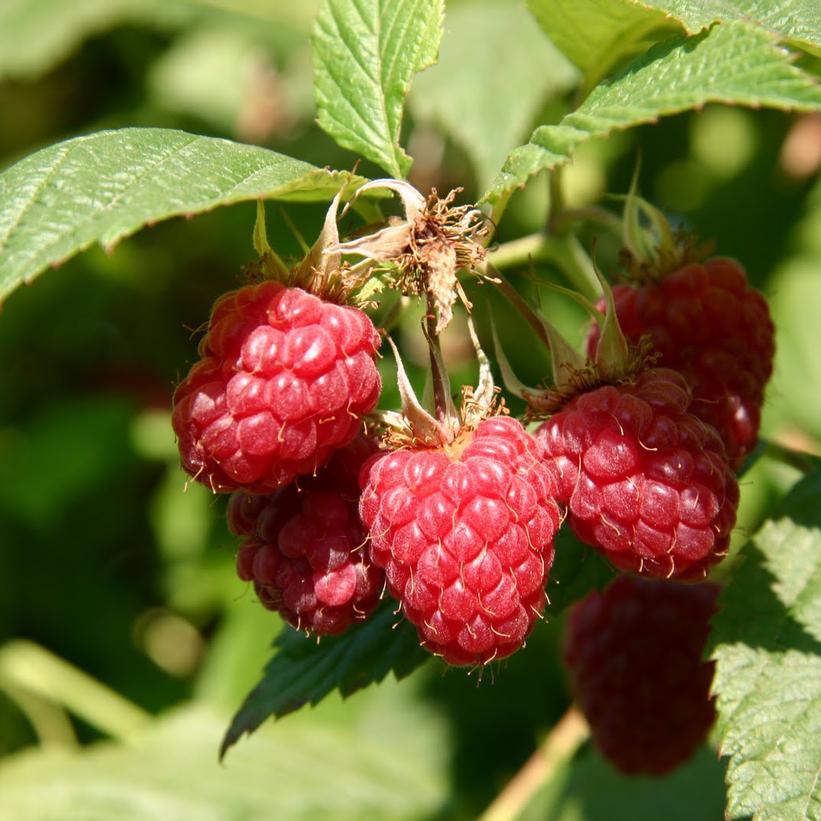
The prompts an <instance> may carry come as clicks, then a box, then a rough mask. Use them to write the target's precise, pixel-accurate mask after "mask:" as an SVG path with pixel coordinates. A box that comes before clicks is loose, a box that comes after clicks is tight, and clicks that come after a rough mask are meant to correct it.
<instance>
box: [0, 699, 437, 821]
mask: <svg viewBox="0 0 821 821" xmlns="http://www.w3.org/2000/svg"><path fill="white" fill-rule="evenodd" d="M318 718H319V717H317V719H318ZM375 718H376V719H377V720H378V719H379V718H380V716H378V715H377V716H375ZM381 718H382V719H384V718H385V716H384V715H383V716H381ZM414 718H415V719H417V720H418V718H419V716H414ZM422 718H423V719H428V716H426V715H423V716H422ZM300 719H302V717H299V718H297V719H295V720H291V721H288V722H284V723H282V724H278V725H276V727H271V728H270V729H269V730H267V731H266V732H263V733H260V734H259V735H258V736H257V737H256V738H254V740H253V741H252V742H251V743H249V744H247V745H243V747H242V748H241V749H240V750H237V752H236V754H235V756H234V757H232V759H231V765H230V766H228V767H220V766H219V764H218V763H217V759H216V748H217V744H218V741H219V734H220V731H221V727H222V724H223V722H224V717H223V716H222V714H220V713H217V712H215V711H212V710H210V709H208V708H206V707H204V706H202V705H198V706H196V705H195V706H190V707H186V708H184V709H180V710H176V711H175V712H173V713H171V714H169V715H167V716H164V717H162V718H161V719H159V720H158V721H156V722H155V723H154V725H153V726H152V727H151V728H150V730H149V731H148V732H146V733H145V734H144V735H143V736H142V737H139V738H137V739H135V740H134V741H133V742H132V743H131V744H129V745H128V746H125V745H115V744H110V743H109V744H95V745H93V746H91V747H90V748H87V749H86V750H85V751H83V752H81V753H79V754H71V753H70V752H67V751H57V750H54V749H51V750H49V749H46V750H44V751H42V752H30V753H28V754H22V755H18V756H15V757H14V758H12V759H10V760H7V761H6V762H5V763H4V764H3V766H2V767H0V818H3V819H26V821H55V819H62V820H63V821H68V819H77V821H112V819H117V821H146V819H163V820H164V821H239V820H240V819H242V821H270V819H280V818H281V819H317V818H333V819H335V821H336V819H340V820H343V821H358V819H362V818H391V819H394V818H396V819H406V818H407V819H410V818H420V817H428V816H430V815H432V814H433V813H434V812H435V810H436V808H437V807H438V805H439V804H440V802H441V801H442V800H443V799H444V798H445V784H444V780H445V776H446V772H447V770H446V768H445V767H444V766H443V765H442V763H441V762H439V761H438V760H437V756H436V755H433V756H430V757H427V756H425V755H423V754H420V752H417V751H416V750H415V749H414V746H413V745H403V744H401V742H399V743H398V739H395V738H394V739H387V738H383V737H374V736H375V735H377V736H378V734H375V733H373V732H363V730H362V728H360V727H357V726H356V725H355V724H354V725H353V726H345V725H344V724H340V723H328V720H327V718H325V719H324V720H322V721H320V720H314V717H313V716H309V715H306V716H305V717H304V720H300ZM429 723H430V722H429V720H428V722H427V724H425V725H424V726H421V727H420V728H419V731H417V728H416V727H415V726H414V725H413V724H411V723H410V722H409V721H407V722H405V724H404V726H401V722H400V727H399V728H398V729H400V730H401V731H402V732H403V733H404V734H406V735H407V734H409V735H410V736H411V737H414V736H415V735H416V736H418V735H421V734H423V733H424V734H429V731H430V730H431V729H434V731H435V730H436V728H435V727H434V728H431V727H430V726H428V725H429ZM434 734H435V732H434ZM413 740H414V741H416V738H414V739H413Z"/></svg>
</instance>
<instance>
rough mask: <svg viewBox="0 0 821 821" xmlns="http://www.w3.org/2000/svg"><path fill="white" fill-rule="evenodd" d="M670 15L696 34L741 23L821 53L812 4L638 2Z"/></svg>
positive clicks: (808, 0)
mask: <svg viewBox="0 0 821 821" xmlns="http://www.w3.org/2000/svg"><path fill="white" fill-rule="evenodd" d="M640 2H641V4H642V5H644V6H649V7H652V8H655V9H659V10H660V11H663V12H665V13H666V14H669V15H672V16H673V17H675V18H676V19H677V20H678V21H680V22H681V23H682V25H684V26H685V27H686V29H687V30H688V31H689V32H691V33H695V32H697V31H700V30H701V29H703V28H707V26H710V25H711V24H712V23H715V22H727V21H729V20H744V21H746V22H748V23H755V24H756V25H758V26H760V27H761V28H763V29H765V30H766V31H769V32H771V33H772V34H774V35H775V36H777V37H779V38H781V39H784V40H789V41H790V42H792V43H796V44H798V45H801V46H803V47H805V48H808V49H809V50H811V51H814V52H815V53H816V54H817V53H819V50H821V5H819V4H818V3H817V2H815V0H778V2H774V0H709V1H708V2H705V0H640Z"/></svg>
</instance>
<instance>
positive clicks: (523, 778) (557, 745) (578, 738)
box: [479, 706, 590, 821]
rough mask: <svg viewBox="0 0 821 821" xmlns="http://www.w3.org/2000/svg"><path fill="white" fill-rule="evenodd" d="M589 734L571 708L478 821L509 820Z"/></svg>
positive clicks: (575, 711) (577, 714) (577, 713)
mask: <svg viewBox="0 0 821 821" xmlns="http://www.w3.org/2000/svg"><path fill="white" fill-rule="evenodd" d="M589 735H590V728H589V727H588V726H587V722H586V721H585V720H584V716H583V715H582V714H581V713H580V712H579V710H578V709H577V708H576V707H575V706H571V707H570V708H569V709H568V710H567V712H566V713H565V714H564V715H563V716H562V718H561V719H559V722H558V723H557V724H556V725H555V726H554V727H553V729H552V730H551V731H550V732H549V733H548V735H547V737H546V738H545V740H544V741H543V742H542V743H541V744H540V745H539V747H537V748H536V751H535V752H534V753H533V755H532V756H531V757H530V758H529V759H528V760H527V761H526V762H525V764H524V766H523V767H522V768H521V769H520V770H519V772H517V773H516V775H514V776H513V778H512V779H511V780H510V781H509V782H508V783H507V786H505V788H504V789H503V790H502V792H500V793H499V795H497V796H496V798H495V799H494V800H493V803H492V804H491V805H490V806H489V807H488V808H487V809H486V810H485V811H484V813H482V815H481V816H480V817H479V821H512V819H514V818H518V817H519V814H520V813H521V812H522V810H523V809H524V808H525V807H526V806H527V804H528V802H529V801H530V799H531V798H532V797H533V796H534V795H535V793H536V792H537V791H538V790H539V789H540V788H541V786H542V785H543V784H544V783H545V782H547V781H548V779H549V778H550V777H551V776H552V774H553V772H554V770H555V769H556V767H557V765H558V764H560V763H561V762H562V761H563V760H565V759H566V758H569V757H570V756H571V755H573V753H575V751H576V750H577V749H578V748H579V747H580V746H581V745H582V744H583V743H584V741H585V740H586V739H587V737H588V736H589Z"/></svg>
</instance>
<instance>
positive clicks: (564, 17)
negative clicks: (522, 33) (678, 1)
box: [528, 0, 680, 89]
mask: <svg viewBox="0 0 821 821" xmlns="http://www.w3.org/2000/svg"><path fill="white" fill-rule="evenodd" d="M528 7H529V8H530V10H531V11H532V12H533V14H534V16H535V17H536V19H537V20H538V21H539V24H540V25H541V27H542V28H543V29H544V30H545V32H546V33H547V36H548V37H549V38H550V39H551V40H552V41H553V43H554V44H555V45H556V47H557V48H558V49H559V50H560V51H562V52H563V53H564V54H565V55H566V56H567V57H568V58H569V59H570V60H572V61H573V63H574V64H575V65H577V66H578V67H579V68H580V69H581V70H582V72H583V74H584V75H585V81H586V87H587V88H588V89H589V88H592V87H593V86H594V85H595V84H596V83H597V82H598V81H599V80H600V79H601V78H602V77H604V76H606V75H607V74H609V73H610V72H612V71H613V70H614V69H615V68H616V67H617V66H619V65H620V64H621V63H623V62H624V60H626V59H628V58H631V57H635V56H636V55H638V54H641V53H642V52H644V51H646V50H647V48H648V47H649V46H650V45H652V44H653V43H654V42H657V41H658V40H661V39H663V38H664V37H667V36H669V35H671V34H672V33H674V32H676V31H680V26H679V25H677V23H676V22H675V21H673V20H670V19H669V18H668V17H667V15H665V14H663V13H662V12H660V11H657V10H655V9H652V8H647V6H646V5H641V4H638V3H634V2H632V0H528Z"/></svg>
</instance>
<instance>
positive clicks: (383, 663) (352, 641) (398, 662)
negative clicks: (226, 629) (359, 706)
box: [222, 602, 432, 755]
mask: <svg viewBox="0 0 821 821" xmlns="http://www.w3.org/2000/svg"><path fill="white" fill-rule="evenodd" d="M394 606H395V605H393V604H392V603H389V602H386V603H385V604H384V605H383V606H382V607H381V608H380V610H379V611H378V612H377V613H375V614H374V615H373V616H371V618H370V619H369V620H368V621H367V622H365V623H364V624H362V625H359V626H357V627H354V628H352V629H351V630H349V631H348V632H347V633H344V634H343V635H341V636H331V637H328V636H326V637H324V638H323V639H322V640H321V641H320V642H319V643H318V644H317V642H316V639H314V638H310V637H307V636H304V635H302V634H301V633H298V632H297V631H296V630H293V629H292V628H290V627H288V628H286V629H285V630H284V631H283V632H282V633H281V634H280V635H279V636H278V637H277V640H276V642H275V644H276V647H277V653H276V655H275V656H274V657H273V658H272V659H271V661H270V662H269V663H268V666H267V667H266V668H265V673H264V674H263V677H262V680H261V681H260V682H259V684H257V686H256V687H255V688H254V689H253V690H252V691H251V692H250V693H249V694H248V697H247V698H246V699H245V701H244V702H243V704H242V706H241V707H240V709H239V711H238V712H237V714H236V715H235V716H234V718H233V720H232V722H231V726H230V727H229V728H228V732H227V733H226V734H225V738H224V740H223V742H222V754H223V755H224V754H225V752H226V751H227V750H228V749H229V748H230V747H231V746H232V745H233V744H235V743H236V742H237V741H238V740H239V739H240V738H241V737H242V735H243V733H249V734H250V733H252V732H253V731H254V730H256V729H257V727H259V725H260V724H262V722H263V721H265V719H267V718H268V717H269V716H275V717H277V718H279V717H281V716H284V715H287V714H288V713H290V712H293V711H294V710H298V709H299V708H300V707H302V706H304V705H306V704H317V703H319V702H320V701H321V700H322V699H323V698H324V697H325V696H327V695H328V694H329V693H331V692H333V691H334V690H336V689H338V690H339V692H340V693H341V694H342V695H343V696H348V695H350V694H351V693H354V692H356V691H357V690H359V689H361V688H362V687H366V686H367V685H368V684H372V683H375V682H378V681H381V680H382V679H383V678H385V676H386V675H387V674H388V673H390V672H393V673H394V675H395V676H396V677H397V678H403V677H404V676H406V675H408V674H410V673H411V672H413V671H414V670H415V669H416V668H417V667H418V666H419V665H420V664H423V663H424V662H425V661H427V660H428V659H430V658H432V657H431V656H430V655H429V654H428V653H426V652H425V651H424V650H422V649H421V648H420V646H419V639H418V638H417V636H416V631H415V630H414V628H413V626H412V625H411V624H410V623H409V622H407V621H405V620H402V621H401V622H400V623H398V624H397V622H398V621H399V619H400V618H401V617H400V616H397V615H396V614H395V613H394V610H393V607H394ZM394 626H396V629H393V630H392V629H391V628H392V627H394Z"/></svg>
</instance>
